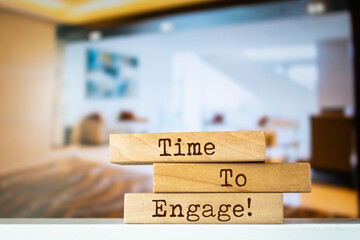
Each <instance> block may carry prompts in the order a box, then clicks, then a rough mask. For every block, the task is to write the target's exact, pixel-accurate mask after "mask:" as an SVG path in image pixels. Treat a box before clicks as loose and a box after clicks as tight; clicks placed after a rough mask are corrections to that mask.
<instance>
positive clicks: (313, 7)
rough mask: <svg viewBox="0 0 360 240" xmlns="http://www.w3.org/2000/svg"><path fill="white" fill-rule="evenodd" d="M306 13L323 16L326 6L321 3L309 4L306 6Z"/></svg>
mask: <svg viewBox="0 0 360 240" xmlns="http://www.w3.org/2000/svg"><path fill="white" fill-rule="evenodd" d="M306 11H307V13H308V14H310V15H319V14H323V13H325V11H326V5H325V3H324V2H322V1H316V2H310V3H308V4H307V5H306Z"/></svg>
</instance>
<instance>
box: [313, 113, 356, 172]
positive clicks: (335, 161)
mask: <svg viewBox="0 0 360 240" xmlns="http://www.w3.org/2000/svg"><path fill="white" fill-rule="evenodd" d="M353 127H354V126H353V119H352V118H349V117H345V116H343V115H342V114H327V113H326V114H322V115H319V116H314V117H312V118H311V135H312V136H311V137H312V157H311V166H312V167H313V168H315V169H319V170H329V171H333V172H338V173H345V174H348V173H351V162H350V158H351V154H352V152H353V150H354V149H353V146H354V144H353V139H354V137H353Z"/></svg>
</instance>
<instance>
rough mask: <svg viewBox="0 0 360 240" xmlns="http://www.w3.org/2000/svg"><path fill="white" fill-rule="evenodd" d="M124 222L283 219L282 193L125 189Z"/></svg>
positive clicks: (216, 221)
mask: <svg viewBox="0 0 360 240" xmlns="http://www.w3.org/2000/svg"><path fill="white" fill-rule="evenodd" d="M124 211H125V212H124V222H125V223H282V222H283V197H282V193H183V194H171V193H128V194H125V210H124Z"/></svg>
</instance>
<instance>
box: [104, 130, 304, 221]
mask: <svg viewBox="0 0 360 240" xmlns="http://www.w3.org/2000/svg"><path fill="white" fill-rule="evenodd" d="M265 151H266V144H265V134H264V132H263V131H237V132H201V133H200V132H199V133H156V134H155V133H154V134H115V135H111V136H110V160H111V162H112V163H117V164H154V187H153V188H154V193H128V194H126V195H125V211H124V220H125V223H282V222H283V194H282V193H283V192H310V190H311V180H310V165H309V164H308V163H273V164H272V163H265V159H266V153H265Z"/></svg>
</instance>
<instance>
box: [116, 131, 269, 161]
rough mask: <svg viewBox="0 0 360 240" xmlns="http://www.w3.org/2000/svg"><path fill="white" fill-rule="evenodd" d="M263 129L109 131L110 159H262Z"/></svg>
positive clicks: (263, 150) (263, 147) (263, 148)
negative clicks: (133, 132) (161, 131)
mask: <svg viewBox="0 0 360 240" xmlns="http://www.w3.org/2000/svg"><path fill="white" fill-rule="evenodd" d="M265 149H266V144H265V133H264V132H263V131H236V132H187V133H143V134H111V135H110V161H111V162H112V163H117V164H151V163H161V162H162V163H165V162H168V163H170V162H173V163H174V162H265V158H266V156H265Z"/></svg>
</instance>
